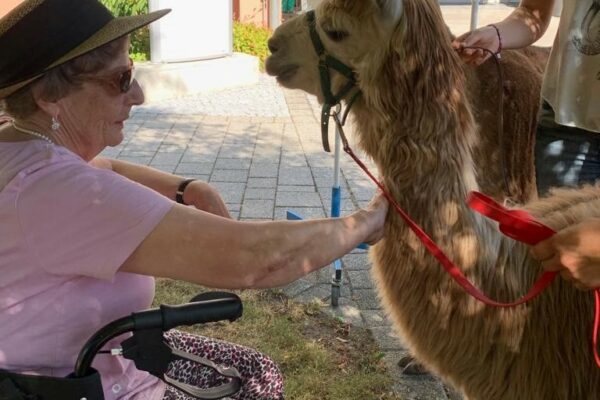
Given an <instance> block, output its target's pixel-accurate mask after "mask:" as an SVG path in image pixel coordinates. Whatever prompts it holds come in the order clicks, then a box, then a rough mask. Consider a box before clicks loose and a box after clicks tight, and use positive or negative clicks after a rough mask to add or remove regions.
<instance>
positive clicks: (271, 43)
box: [267, 38, 279, 54]
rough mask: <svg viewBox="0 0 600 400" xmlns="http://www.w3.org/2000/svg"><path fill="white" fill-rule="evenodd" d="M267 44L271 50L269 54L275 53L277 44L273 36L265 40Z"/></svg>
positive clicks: (277, 47)
mask: <svg viewBox="0 0 600 400" xmlns="http://www.w3.org/2000/svg"><path fill="white" fill-rule="evenodd" d="M267 46H269V51H270V52H271V54H275V53H277V50H279V44H278V43H277V41H276V40H275V38H270V39H269V41H268V42H267Z"/></svg>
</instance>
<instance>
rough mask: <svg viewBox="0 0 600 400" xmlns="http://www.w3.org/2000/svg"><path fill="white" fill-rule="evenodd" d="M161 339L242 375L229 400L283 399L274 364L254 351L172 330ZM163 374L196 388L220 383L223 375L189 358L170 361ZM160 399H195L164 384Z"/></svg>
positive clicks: (222, 381)
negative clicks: (233, 369) (233, 394)
mask: <svg viewBox="0 0 600 400" xmlns="http://www.w3.org/2000/svg"><path fill="white" fill-rule="evenodd" d="M165 339H166V342H167V344H169V345H170V346H171V347H172V348H174V349H179V350H183V351H185V352H187V353H190V354H195V355H197V356H200V357H204V358H207V359H209V360H211V361H213V362H214V363H216V364H219V365H223V366H231V367H235V368H236V369H237V370H238V371H239V373H240V375H241V377H242V388H241V390H240V391H239V392H238V393H237V394H236V395H235V396H233V397H231V400H233V399H235V400H283V377H282V375H281V372H280V371H279V368H278V367H277V365H276V364H275V363H274V362H273V360H271V359H270V358H268V357H267V356H265V355H263V354H261V353H259V352H257V351H256V350H253V349H250V348H247V347H243V346H238V345H234V344H231V343H227V342H222V341H219V340H215V339H211V338H207V337H203V336H196V335H191V334H188V333H184V332H180V331H176V330H172V331H168V332H166V333H165ZM167 375H168V376H169V377H171V378H173V379H176V380H178V381H179V382H184V383H188V384H190V385H194V386H196V387H199V388H208V387H213V386H217V385H220V384H222V383H224V382H225V381H226V378H224V377H222V376H221V375H219V374H218V373H216V372H215V371H214V370H213V369H211V368H208V367H205V366H203V365H199V364H197V363H195V362H193V361H185V360H177V361H173V362H171V364H170V365H169V369H168V371H167ZM163 400H195V399H194V398H192V397H190V396H189V395H187V394H185V393H183V392H181V391H179V390H177V389H176V388H174V387H172V386H167V389H166V391H165V395H164V397H163Z"/></svg>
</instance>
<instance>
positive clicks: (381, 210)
mask: <svg viewBox="0 0 600 400" xmlns="http://www.w3.org/2000/svg"><path fill="white" fill-rule="evenodd" d="M388 207H389V203H388V201H387V199H386V198H385V196H384V195H383V193H381V192H378V193H377V194H375V196H374V197H373V199H371V202H370V203H369V204H368V205H367V206H366V207H365V208H364V211H365V213H366V215H367V220H368V223H369V226H370V227H371V231H370V234H369V235H368V236H367V238H366V239H365V243H368V244H375V243H377V242H378V241H379V240H380V239H381V238H382V237H383V233H384V229H383V228H384V225H385V218H386V216H387V213H388Z"/></svg>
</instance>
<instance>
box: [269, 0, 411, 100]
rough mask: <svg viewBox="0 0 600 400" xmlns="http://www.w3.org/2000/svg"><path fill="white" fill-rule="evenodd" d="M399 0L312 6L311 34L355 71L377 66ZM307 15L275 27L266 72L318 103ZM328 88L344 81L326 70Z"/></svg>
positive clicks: (340, 0)
mask: <svg viewBox="0 0 600 400" xmlns="http://www.w3.org/2000/svg"><path fill="white" fill-rule="evenodd" d="M403 2H404V1H403V0H323V2H322V3H321V4H320V5H319V6H318V8H317V9H316V10H315V14H314V17H315V23H314V27H315V28H316V33H317V35H318V37H319V38H320V41H321V42H322V44H323V46H324V48H325V50H326V52H327V54H328V55H330V56H332V57H335V58H336V59H337V60H339V61H341V62H342V63H343V64H345V65H346V66H348V67H349V68H350V69H351V70H353V71H354V72H355V73H356V74H358V75H361V74H362V73H363V72H366V70H367V69H369V70H373V69H377V68H378V65H377V63H378V61H379V62H380V63H381V62H383V58H384V57H385V54H386V53H387V48H388V43H389V42H390V39H391V37H392V34H393V32H394V29H395V27H396V26H397V24H398V22H399V20H400V18H401V16H402V12H403ZM309 18H310V17H308V15H301V16H298V17H296V18H293V19H291V20H289V21H287V22H286V23H284V24H283V25H281V26H280V27H279V28H278V29H277V30H276V31H275V33H274V34H273V36H272V37H271V39H270V40H269V48H270V50H271V53H272V55H271V56H270V57H269V58H268V59H267V63H266V70H267V72H268V73H269V74H270V75H273V76H276V77H277V80H278V81H279V83H280V84H281V85H283V86H285V87H288V88H293V89H302V90H304V91H307V92H308V93H311V94H314V95H317V96H318V97H319V99H320V100H321V101H323V98H322V95H321V85H320V77H319V71H318V69H317V65H318V63H319V57H318V55H317V52H316V50H315V48H314V44H313V40H311V34H310V28H309V25H310V20H309ZM331 77H332V87H333V88H334V91H337V90H339V88H341V87H342V86H343V85H344V84H345V79H344V78H343V77H342V76H341V75H340V74H338V73H335V72H334V73H332V75H331Z"/></svg>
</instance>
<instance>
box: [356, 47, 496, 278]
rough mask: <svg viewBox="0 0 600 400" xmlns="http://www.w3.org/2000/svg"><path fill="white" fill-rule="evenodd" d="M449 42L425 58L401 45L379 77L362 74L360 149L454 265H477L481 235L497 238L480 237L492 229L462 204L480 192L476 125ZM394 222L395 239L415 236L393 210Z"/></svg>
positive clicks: (358, 115)
mask: <svg viewBox="0 0 600 400" xmlns="http://www.w3.org/2000/svg"><path fill="white" fill-rule="evenodd" d="M444 40H445V38H439V39H438V40H436V42H437V43H438V44H437V45H435V46H434V47H428V48H427V52H428V54H421V53H419V52H417V50H416V48H415V47H416V44H415V47H412V46H411V45H410V44H408V45H407V44H404V45H403V44H402V43H400V45H399V46H400V48H401V49H402V50H399V51H395V52H392V53H391V54H390V55H389V57H388V59H387V60H386V62H385V63H384V64H383V66H382V67H381V69H380V70H379V71H378V73H376V74H373V75H372V77H361V78H363V79H361V83H362V85H363V87H361V90H362V91H363V98H362V99H361V100H360V101H359V102H357V104H356V105H355V108H354V117H355V120H356V127H357V128H358V132H357V133H358V136H359V141H360V145H361V147H362V148H363V149H364V150H365V151H366V153H367V154H368V155H369V156H371V158H372V159H373V160H374V161H375V163H376V164H377V166H378V168H379V172H380V174H381V175H382V176H383V177H384V182H385V186H386V187H387V188H388V190H389V191H390V192H391V194H392V196H393V197H394V198H395V199H396V201H397V202H398V203H399V204H400V206H401V207H402V208H403V209H404V210H405V211H407V212H408V214H409V215H410V216H411V217H412V218H413V219H414V220H415V221H416V222H417V223H418V224H419V225H420V226H421V227H422V228H423V229H424V230H425V231H426V232H427V233H428V234H429V235H430V236H431V237H432V239H433V240H434V241H435V242H436V243H438V244H439V245H440V247H442V249H444V251H445V252H446V253H447V254H448V256H449V257H451V258H452V259H453V260H454V261H455V262H457V263H459V264H461V265H466V264H467V265H471V266H474V263H475V262H476V261H481V260H477V257H475V258H473V255H474V254H476V253H479V250H480V249H482V248H483V247H484V246H488V245H489V244H490V243H480V241H479V240H478V239H477V237H481V236H484V237H488V238H489V237H493V236H494V235H490V234H489V232H485V233H484V232H483V231H488V230H490V229H491V228H490V227H491V225H490V224H489V223H486V222H483V220H482V218H480V217H479V216H477V215H475V214H474V213H473V212H472V211H471V210H470V209H469V208H468V206H467V205H466V202H465V200H466V197H467V194H468V192H469V191H471V190H477V183H476V179H475V171H474V165H473V160H472V156H471V147H472V144H473V142H474V140H475V138H476V135H475V129H476V126H475V122H474V120H473V116H472V114H471V109H470V104H469V101H468V98H467V95H466V93H465V90H466V85H465V77H464V74H463V70H462V66H461V65H460V60H459V59H458V57H457V56H456V55H455V54H454V52H453V50H452V49H451V48H450V45H449V40H448V41H447V43H448V44H447V45H444V44H440V43H446V42H444ZM421 46H422V44H421ZM413 49H414V50H415V52H413V53H411V50H413ZM431 54H434V56H431ZM390 221H391V222H392V224H394V225H395V231H394V234H397V235H401V236H403V237H404V236H405V235H410V233H409V232H408V228H407V227H406V224H405V223H404V222H403V221H401V220H400V218H399V217H398V216H397V215H395V214H394V213H391V215H390ZM465 235H468V236H469V237H470V238H472V239H471V242H470V243H468V245H467V244H466V242H461V243H459V241H460V240H462V239H464V238H465ZM409 237H410V236H406V237H405V238H409ZM398 239H399V240H402V239H401V238H398ZM495 240H496V239H494V241H495ZM495 244H496V245H497V243H496V242H495ZM492 247H496V246H492ZM491 253H493V252H491ZM491 253H490V254H489V256H490V257H489V259H488V261H489V262H493V261H492V259H493V254H491Z"/></svg>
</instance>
